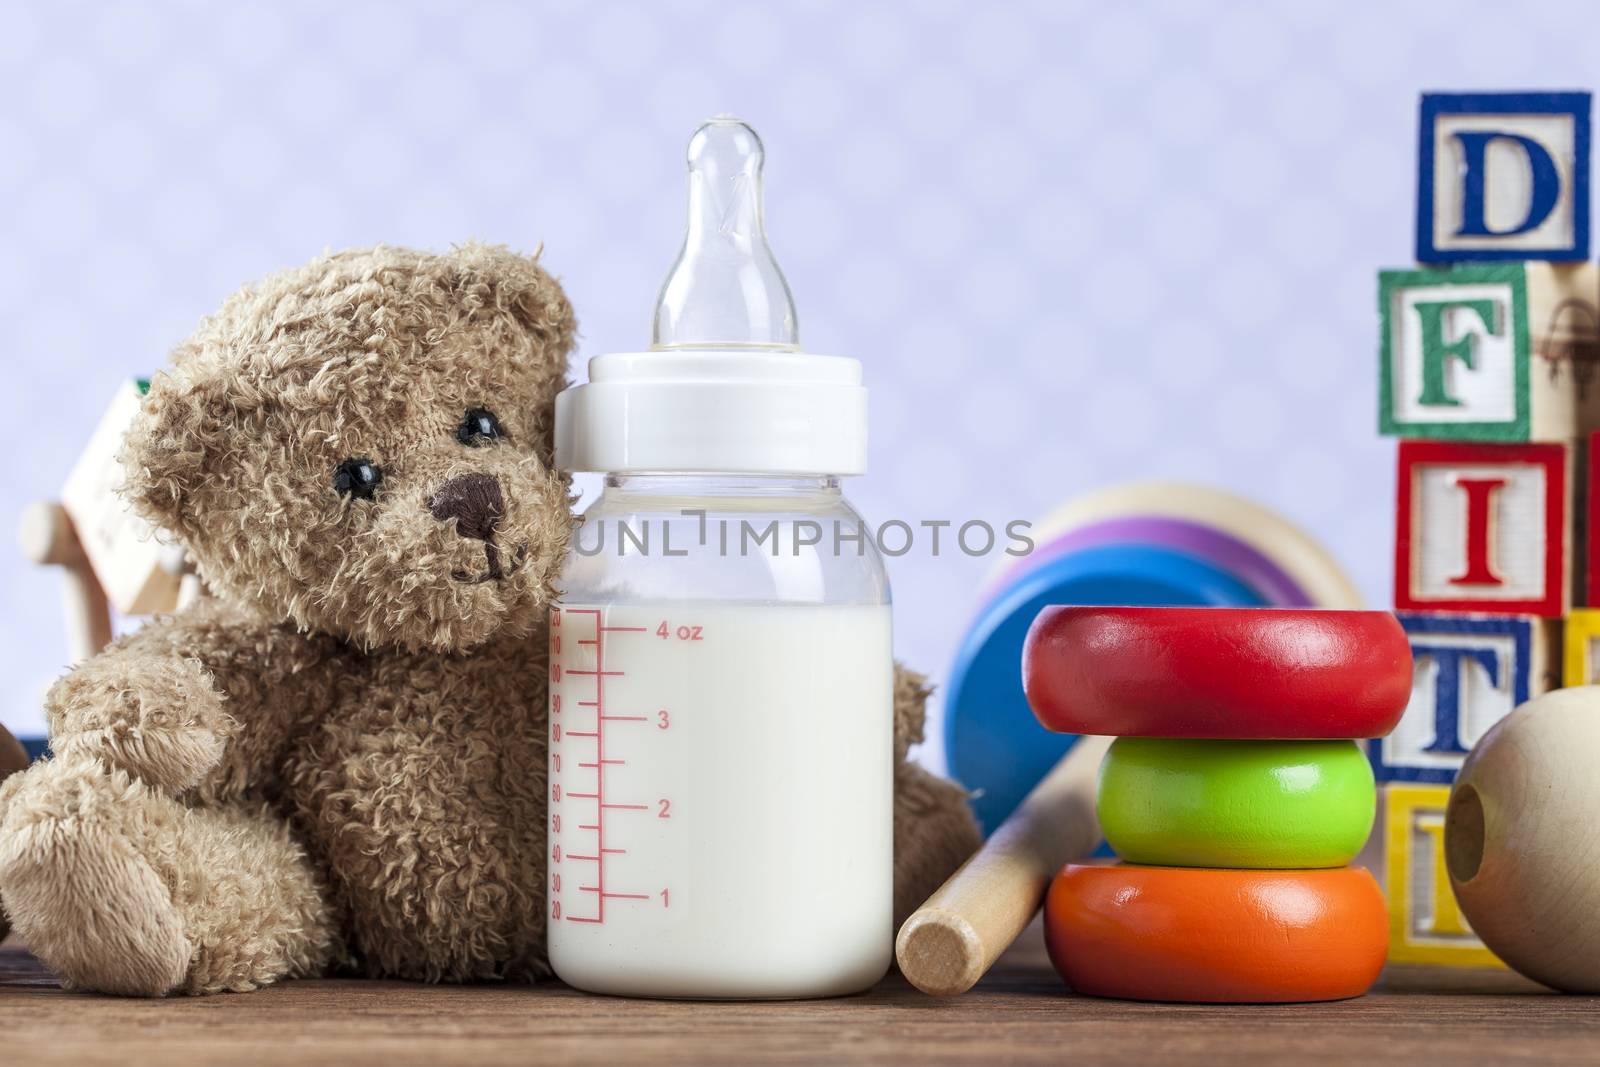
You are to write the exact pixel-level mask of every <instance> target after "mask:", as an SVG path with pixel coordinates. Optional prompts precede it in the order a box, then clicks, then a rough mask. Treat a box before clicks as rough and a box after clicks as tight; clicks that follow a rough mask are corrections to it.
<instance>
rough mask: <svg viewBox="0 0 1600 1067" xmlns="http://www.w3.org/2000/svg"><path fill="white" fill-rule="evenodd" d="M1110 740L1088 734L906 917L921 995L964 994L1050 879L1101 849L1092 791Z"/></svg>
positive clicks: (903, 936)
mask: <svg viewBox="0 0 1600 1067" xmlns="http://www.w3.org/2000/svg"><path fill="white" fill-rule="evenodd" d="M1111 740H1112V739H1111V738H1109V737H1084V738H1081V739H1080V740H1079V741H1078V742H1077V743H1076V744H1075V745H1073V746H1072V748H1071V749H1070V750H1068V752H1067V754H1066V755H1065V756H1063V757H1062V758H1061V762H1060V763H1058V764H1056V765H1055V767H1054V768H1053V769H1052V770H1051V771H1050V773H1049V774H1047V775H1045V777H1044V779H1043V780H1042V781H1040V782H1039V784H1038V785H1036V786H1034V788H1033V792H1031V793H1029V794H1028V796H1027V799H1026V800H1024V801H1023V802H1022V806H1021V807H1019V808H1017V810H1016V811H1014V812H1013V813H1012V814H1011V817H1010V818H1009V819H1007V820H1006V821H1005V822H1003V823H1001V824H1000V828H999V829H998V830H996V831H995V832H994V833H993V834H991V835H990V837H989V840H988V841H986V842H985V843H984V845H983V847H982V848H980V849H979V850H978V851H977V853H976V854H975V855H973V857H972V858H971V859H969V860H967V862H966V863H964V864H962V865H961V868H960V869H959V870H957V871H956V873H955V874H952V875H951V876H950V878H949V880H948V881H946V882H945V883H944V885H942V886H940V887H939V889H938V891H937V892H935V893H934V894H933V896H931V897H929V898H928V900H927V902H926V903H924V904H923V905H922V907H920V908H918V909H917V910H916V911H914V912H912V914H911V917H910V918H908V919H907V920H906V921H905V925H903V926H901V927H900V935H899V936H898V937H897V938H895V946H894V948H895V958H896V959H897V960H899V963H900V971H901V973H902V974H904V975H905V976H906V979H907V980H908V981H909V982H910V983H911V984H912V985H914V986H916V987H917V988H918V989H920V990H922V991H923V992H924V993H931V994H933V995H935V996H954V995H955V994H957V993H965V992H966V991H967V990H969V989H971V988H972V987H973V985H975V984H976V983H977V981H978V979H980V978H982V977H983V976H984V973H985V972H987V971H988V970H989V968H990V967H991V966H993V965H994V961H995V960H996V959H998V958H999V956H1000V953H1002V952H1004V951H1005V950H1006V949H1007V948H1008V947H1010V945H1011V943H1012V942H1013V941H1015V940H1016V939H1017V935H1018V934H1020V933H1022V930H1023V927H1025V926H1027V925H1028V922H1029V920H1031V919H1032V918H1033V915H1034V913H1035V912H1036V911H1038V910H1039V904H1040V903H1041V902H1042V901H1043V900H1044V893H1045V889H1046V888H1047V887H1048V885H1049V884H1050V879H1051V878H1052V877H1053V876H1054V875H1055V873H1056V872H1057V871H1058V870H1060V869H1061V866H1062V864H1064V863H1066V862H1067V861H1068V860H1071V859H1078V858H1081V857H1083V856H1087V855H1088V854H1089V853H1091V852H1093V851H1094V850H1095V849H1096V848H1097V847H1099V845H1100V823H1099V821H1098V820H1097V819H1096V818H1095V813H1094V795H1095V785H1096V782H1097V780H1098V778H1099V771H1100V761H1101V759H1102V758H1103V757H1104V756H1105V753H1106V749H1107V748H1108V747H1110V745H1111Z"/></svg>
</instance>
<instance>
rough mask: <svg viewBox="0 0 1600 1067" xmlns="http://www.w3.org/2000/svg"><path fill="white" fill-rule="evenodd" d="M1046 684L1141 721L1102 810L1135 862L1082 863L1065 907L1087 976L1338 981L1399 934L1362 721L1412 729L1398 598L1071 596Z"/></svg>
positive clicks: (1070, 881) (1044, 654)
mask: <svg viewBox="0 0 1600 1067" xmlns="http://www.w3.org/2000/svg"><path fill="white" fill-rule="evenodd" d="M1022 673H1023V678H1024V685H1025V689H1026V692H1027V695H1028V698H1029V700H1030V701H1031V703H1032V706H1033V709H1034V711H1035V712H1036V713H1037V714H1038V716H1039V719H1040V721H1041V722H1042V723H1043V724H1044V725H1046V726H1048V727H1050V728H1051V729H1055V730H1065V731H1071V732H1076V733H1094V734H1111V735H1120V736H1118V738H1117V740H1116V741H1114V742H1113V743H1112V745H1111V747H1110V749H1109V750H1108V752H1107V754H1106V757H1105V762H1104V763H1103V764H1102V765H1101V773H1100V787H1099V793H1098V797H1097V810H1098V814H1099V818H1100V824H1101V828H1102V829H1103V830H1104V832H1105V836H1106V840H1107V841H1108V842H1109V843H1110V845H1111V847H1112V848H1113V849H1114V850H1115V851H1116V853H1117V855H1118V856H1120V857H1121V858H1122V860H1123V861H1124V862H1122V863H1119V864H1112V865H1108V866H1096V865H1078V864H1075V865H1069V866H1068V867H1067V868H1066V869H1065V870H1063V871H1062V872H1061V874H1060V875H1058V876H1057V878H1056V879H1055V882H1054V883H1053V884H1052V886H1051V889H1050V894H1049V899H1048V902H1047V905H1046V909H1045V926H1046V933H1047V936H1048V938H1049V944H1050V954H1051V959H1052V960H1053V961H1054V962H1055V964H1056V968H1057V970H1058V971H1060V973H1061V975H1062V977H1063V978H1065V979H1066V980H1067V982H1068V984H1070V985H1071V986H1072V987H1073V988H1074V989H1076V990H1078V991H1079V992H1083V993H1091V994H1097V995H1101V996H1116V997H1128V998H1133V999H1144V1000H1185V1001H1214V1002H1233V1001H1295V1000H1333V999H1338V998H1341V997H1350V996H1356V995H1359V994H1360V993H1362V992H1364V991H1365V990H1366V989H1367V988H1368V987H1369V986H1370V985H1371V983H1372V981H1373V980H1374V979H1375V978H1376V977H1377V974H1378V971H1379V969H1380V968H1381V967H1382V965H1383V958H1384V955H1385V953H1386V951H1387V947H1388V920H1387V913H1386V908H1385V904H1384V898H1383V894H1382V893H1381V891H1380V890H1379V889H1378V886H1377V883H1376V882H1375V881H1374V880H1373V878H1372V876H1371V875H1370V874H1368V873H1367V872H1366V871H1365V870H1363V869H1360V868H1347V867H1345V866H1344V865H1345V864H1347V863H1349V862H1350V861H1351V860H1352V859H1353V858H1354V857H1355V855H1356V854H1357V852H1359V851H1360V849H1361V847H1362V844H1363V843H1364V842H1365V841H1366V838H1367V835H1368V834H1369V833H1370V832H1371V829H1372V821H1373V814H1374V809H1375V807H1376V790H1375V788H1374V785H1373V778H1372V770H1371V767H1370V765H1369V764H1368V762H1367V759H1366V756H1365V754H1364V753H1363V751H1362V750H1361V748H1359V747H1358V746H1357V744H1356V741H1357V740H1358V739H1362V738H1365V737H1369V736H1379V735H1381V734H1383V733H1387V732H1388V731H1389V730H1390V729H1391V728H1393V726H1394V724H1395V722H1396V721H1397V720H1398V719H1399V717H1400V714H1401V712H1402V711H1403V710H1404V708H1405V704H1406V701H1407V699H1408V698H1409V696H1410V691H1411V656H1410V650H1409V646H1408V644H1407V642H1406V638H1405V634H1404V632H1403V631H1402V630H1401V628H1400V626H1399V624H1398V623H1397V622H1396V621H1395V619H1394V617H1393V616H1391V615H1388V614H1385V613H1380V612H1360V611H1306V610H1272V609H1226V608H1213V609H1205V608H1134V607H1050V608H1046V609H1044V610H1043V611H1041V612H1040V613H1039V616H1038V618H1037V619H1036V620H1035V621H1034V623H1033V626H1032V627H1031V629H1030V630H1029V633H1028V636H1027V638H1026V640H1025V643H1024V651H1023V664H1022Z"/></svg>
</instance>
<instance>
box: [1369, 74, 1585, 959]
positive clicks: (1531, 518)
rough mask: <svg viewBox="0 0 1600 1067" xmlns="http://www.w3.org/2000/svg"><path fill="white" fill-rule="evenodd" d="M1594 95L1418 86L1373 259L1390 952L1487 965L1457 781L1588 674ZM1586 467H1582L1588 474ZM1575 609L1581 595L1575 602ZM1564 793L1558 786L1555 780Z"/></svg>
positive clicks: (1381, 750) (1380, 773) (1374, 756)
mask: <svg viewBox="0 0 1600 1067" xmlns="http://www.w3.org/2000/svg"><path fill="white" fill-rule="evenodd" d="M1590 113H1591V100H1590V94H1589V93H1585V92H1524V93H1498V92H1490V93H1484V92H1471V93H1428V94H1425V95H1424V96H1423V97H1422V99H1421V105H1420V108H1419V113H1418V141H1417V143H1418V148H1419V154H1418V166H1417V200H1416V240H1415V244H1416V259H1417V260H1419V261H1420V262H1421V264H1422V265H1423V269H1415V268H1413V267H1404V268H1401V269H1398V270H1385V271H1381V272H1380V273H1379V275H1378V301H1377V303H1378V307H1377V311H1378V324H1379V338H1378V352H1379V374H1378V424H1379V430H1380V432H1381V433H1384V434H1388V435H1392V436H1395V437H1399V438H1402V440H1401V441H1400V443H1399V448H1398V470H1397V475H1398V477H1397V484H1398V490H1399V491H1398V494H1397V496H1396V500H1395V535H1394V548H1395V564H1394V604H1395V606H1396V607H1397V608H1399V609H1401V611H1402V614H1401V616H1400V620H1401V623H1402V625H1403V626H1404V627H1405V629H1406V632H1407V634H1408V635H1409V636H1410V640H1411V645H1412V651H1413V653H1414V656H1415V659H1416V665H1417V670H1416V676H1415V681H1414V687H1415V688H1414V691H1413V693H1412V696H1411V700H1410V703H1409V706H1408V707H1407V710H1406V712H1405V715H1404V716H1403V717H1402V719H1401V721H1400V724H1399V725H1398V727H1397V728H1396V729H1395V730H1394V731H1393V732H1392V733H1391V734H1389V735H1388V736H1387V737H1385V738H1383V739H1381V740H1375V741H1373V742H1371V743H1370V746H1369V757H1370V759H1371V761H1372V765H1373V769H1374V772H1375V773H1376V776H1377V778H1378V781H1379V782H1380V784H1381V785H1382V788H1383V790H1384V796H1383V805H1382V806H1383V808H1384V810H1385V812H1386V814H1385V816H1384V820H1385V824H1386V826H1385V832H1384V834H1383V838H1384V848H1383V856H1384V862H1383V866H1384V868H1385V880H1386V883H1387V891H1388V896H1389V904H1390V927H1391V937H1390V960H1391V961H1393V962H1398V963H1422V964H1430V965H1440V964H1444V965H1462V966H1485V965H1494V964H1496V960H1495V957H1494V955H1493V954H1491V953H1490V952H1489V951H1488V949H1486V948H1485V947H1484V943H1483V942H1482V941H1480V940H1479V938H1478V936H1476V935H1475V933H1474V925H1473V924H1472V923H1470V922H1469V921H1468V915H1467V914H1466V912H1467V909H1464V908H1462V907H1458V906H1457V902H1456V900H1455V898H1454V896H1453V895H1452V892H1451V885H1450V881H1449V879H1448V878H1447V877H1446V874H1445V872H1446V866H1447V864H1446V855H1445V844H1444V825H1445V812H1446V804H1447V801H1448V798H1449V796H1450V786H1451V783H1452V782H1453V781H1455V780H1456V776H1457V774H1458V773H1459V772H1460V769H1461V767H1462V763H1463V760H1465V759H1466V756H1467V753H1468V751H1469V750H1470V749H1472V747H1473V746H1474V744H1476V743H1478V742H1479V740H1480V739H1481V738H1483V737H1484V736H1485V735H1486V733H1487V732H1488V731H1489V730H1490V729H1491V728H1492V727H1494V725H1495V724H1496V723H1498V722H1501V721H1502V720H1504V719H1505V718H1506V716H1508V715H1510V714H1511V712H1512V709H1514V708H1516V707H1517V706H1518V705H1520V704H1522V703H1524V702H1526V701H1528V700H1530V699H1534V698H1537V697H1539V696H1540V694H1542V693H1545V692H1547V691H1548V690H1550V689H1552V688H1554V687H1555V686H1557V685H1559V684H1560V679H1559V677H1558V675H1559V669H1560V666H1561V659H1562V657H1561V656H1560V649H1561V647H1562V627H1563V621H1564V620H1565V622H1566V628H1567V639H1568V644H1567V646H1566V648H1567V655H1566V665H1567V677H1566V682H1567V684H1568V685H1574V684H1584V683H1587V682H1590V681H1594V680H1596V676H1595V674H1594V673H1593V668H1592V667H1591V666H1590V664H1591V662H1592V660H1593V658H1594V657H1592V656H1591V655H1590V648H1591V645H1592V642H1591V640H1590V639H1589V637H1588V636H1586V635H1588V634H1594V633H1600V616H1596V617H1593V618H1591V617H1590V614H1589V613H1588V612H1585V611H1583V610H1581V608H1582V607H1583V606H1593V605H1600V597H1597V595H1596V594H1597V590H1596V589H1595V584H1596V583H1595V580H1594V579H1595V576H1596V574H1597V573H1600V568H1596V567H1595V565H1594V561H1596V560H1597V559H1600V555H1597V548H1600V546H1595V547H1591V548H1590V550H1589V552H1588V560H1589V575H1588V578H1589V580H1588V581H1587V582H1586V581H1584V576H1583V575H1582V574H1581V573H1580V570H1581V563H1582V560H1583V555H1582V551H1581V546H1582V545H1583V543H1584V537H1585V532H1586V530H1587V534H1588V537H1589V538H1590V540H1591V543H1592V542H1593V539H1594V538H1595V537H1596V530H1597V525H1596V524H1595V523H1594V522H1593V521H1592V519H1591V518H1590V517H1589V515H1588V514H1585V513H1584V512H1588V513H1590V514H1592V511H1593V509H1594V508H1595V507H1596V506H1600V501H1597V499H1596V497H1595V494H1594V493H1593V491H1592V490H1591V491H1590V492H1589V493H1588V494H1587V505H1586V506H1585V507H1581V508H1580V506H1579V505H1580V504H1581V502H1582V501H1583V500H1584V499H1585V497H1584V495H1583V494H1582V493H1581V492H1580V491H1579V489H1578V482H1579V475H1580V474H1581V472H1582V469H1583V466H1584V465H1583V463H1582V460H1583V455H1582V449H1583V447H1584V446H1585V444H1586V443H1588V444H1589V447H1590V448H1591V449H1592V448H1593V447H1594V446H1593V444H1592V439H1591V434H1592V433H1593V431H1595V430H1596V429H1600V388H1597V387H1596V383H1595V380H1594V373H1595V371H1594V368H1595V366H1596V363H1597V361H1600V265H1597V264H1596V263H1594V262H1593V261H1592V260H1591V255H1592V250H1591V247H1590V227H1589V215H1590V203H1589V193H1590V190H1589V185H1590V181H1589V171H1590V163H1589V161H1590V140H1591V129H1590V122H1591V114H1590ZM1594 471H1595V468H1594V465H1593V464H1592V463H1590V464H1589V472H1590V473H1589V477H1590V478H1591V480H1592V479H1593V478H1594V477H1595V474H1594ZM1575 606H1576V607H1578V608H1579V610H1574V609H1575ZM1551 784H1552V788H1554V787H1555V786H1556V784H1555V783H1551Z"/></svg>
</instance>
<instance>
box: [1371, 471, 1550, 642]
mask: <svg viewBox="0 0 1600 1067" xmlns="http://www.w3.org/2000/svg"><path fill="white" fill-rule="evenodd" d="M1570 468H1571V463H1570V462H1569V459H1568V448H1567V446H1566V445H1561V444H1527V445H1480V444H1456V443H1444V442H1431V441H1402V442H1401V444H1400V471H1399V507H1398V509H1397V523H1396V530H1395V575H1394V578H1395V591H1394V602H1395V606H1396V607H1399V608H1402V609H1405V610H1409V611H1484V612H1493V613H1497V614H1525V615H1542V616H1545V617H1547V618H1559V617H1560V616H1561V615H1563V614H1564V613H1565V612H1566V610H1567V606H1568V603H1569V599H1570V597H1569V590H1570V588H1571V570H1570V566H1571V564H1570V560H1571V552H1570V551H1569V542H1570V537H1569V530H1568V516H1569V515H1570V514H1571V507H1570V499H1569V498H1570V495H1571V483H1570V481H1569V477H1568V472H1569V470H1570Z"/></svg>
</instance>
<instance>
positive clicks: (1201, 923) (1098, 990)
mask: <svg viewBox="0 0 1600 1067" xmlns="http://www.w3.org/2000/svg"><path fill="white" fill-rule="evenodd" d="M1044 918H1045V941H1046V943H1047V944H1048V945H1049V948H1050V959H1051V961H1052V962H1053V963H1054V964H1055V965H1056V970H1057V971H1059V972H1060V974H1061V977H1062V978H1064V979H1066V981H1067V984H1068V985H1069V986H1071V987H1072V988H1073V989H1074V990H1076V991H1077V992H1079V993H1087V994H1089V995H1091V996H1097V997H1120V998H1122V999H1125V1000H1171V1001H1192V1002H1200V1003H1217V1004H1228V1003H1237V1004H1251V1003H1283V1002H1292V1001H1308V1000H1343V999H1345V998H1346V997H1358V996H1360V995H1361V994H1362V993H1365V992H1366V991H1367V990H1368V989H1369V988H1370V987H1371V986H1372V983H1373V982H1374V981H1375V980H1376V979H1377V977H1378V972H1379V971H1380V970H1382V969H1383V961H1384V956H1385V955H1386V954H1387V952H1388V950H1389V918H1388V912H1387V909H1386V906H1385V904H1384V897H1383V891H1382V890H1380V889H1379V888H1378V883H1377V882H1376V881H1375V880H1374V879H1373V877H1372V875H1371V874H1369V873H1367V870H1366V869H1365V868H1364V867H1341V868H1335V869H1331V870H1315V871H1243V870H1218V869H1215V868H1195V867H1137V866H1133V865H1131V864H1121V863H1115V864H1098V863H1069V864H1067V866H1066V867H1064V868H1062V870H1061V873H1060V874H1058V875H1056V878H1055V881H1054V882H1052V883H1051V885H1050V893H1049V895H1048V896H1047V897H1046V898H1045V905H1044Z"/></svg>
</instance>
